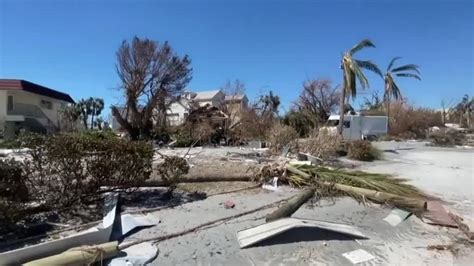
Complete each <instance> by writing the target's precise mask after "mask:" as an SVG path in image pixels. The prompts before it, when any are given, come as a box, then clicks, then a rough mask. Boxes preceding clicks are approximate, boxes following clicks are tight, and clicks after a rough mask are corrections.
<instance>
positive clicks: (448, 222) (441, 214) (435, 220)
mask: <svg viewBox="0 0 474 266" xmlns="http://www.w3.org/2000/svg"><path fill="white" fill-rule="evenodd" d="M423 217H424V218H425V219H426V220H428V222H427V223H428V224H432V225H441V226H447V227H453V228H457V227H458V225H457V224H456V221H454V220H453V218H451V217H450V216H449V214H448V212H447V211H446V209H445V208H444V207H443V205H442V204H441V203H440V201H434V200H431V201H427V211H426V213H425V214H424V215H423Z"/></svg>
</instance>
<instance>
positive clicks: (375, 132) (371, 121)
mask: <svg viewBox="0 0 474 266" xmlns="http://www.w3.org/2000/svg"><path fill="white" fill-rule="evenodd" d="M328 125H329V128H330V131H331V132H333V131H334V132H337V127H338V126H339V115H331V116H329V119H328ZM331 127H332V128H331ZM387 133H388V118H387V117H386V116H364V115H344V127H343V130H342V136H343V137H344V139H351V140H356V139H374V138H379V137H381V136H383V135H386V134H387Z"/></svg>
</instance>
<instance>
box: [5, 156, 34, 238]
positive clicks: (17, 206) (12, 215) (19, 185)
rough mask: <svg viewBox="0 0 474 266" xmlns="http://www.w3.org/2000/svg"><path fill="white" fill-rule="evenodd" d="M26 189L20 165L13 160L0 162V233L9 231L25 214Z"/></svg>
mask: <svg viewBox="0 0 474 266" xmlns="http://www.w3.org/2000/svg"><path fill="white" fill-rule="evenodd" d="M27 200H28V189H27V186H26V184H25V176H24V175H23V174H22V169H21V164H20V163H19V162H17V161H15V160H13V159H10V160H0V233H4V232H8V231H10V230H11V229H12V228H13V227H14V226H15V223H16V222H17V221H18V220H21V219H22V218H24V216H25V215H26V214H27V213H26V212H25V211H24V210H25V202H26V201H27Z"/></svg>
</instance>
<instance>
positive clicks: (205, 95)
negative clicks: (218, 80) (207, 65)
mask: <svg viewBox="0 0 474 266" xmlns="http://www.w3.org/2000/svg"><path fill="white" fill-rule="evenodd" d="M219 92H221V90H213V91H200V92H196V97H194V98H193V100H198V101H202V100H210V99H212V98H214V96H216V95H217V94H218V93H219Z"/></svg>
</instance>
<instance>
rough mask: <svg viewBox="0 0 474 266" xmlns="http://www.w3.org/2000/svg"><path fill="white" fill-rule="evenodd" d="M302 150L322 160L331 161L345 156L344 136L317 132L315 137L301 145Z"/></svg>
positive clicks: (314, 134)
mask: <svg viewBox="0 0 474 266" xmlns="http://www.w3.org/2000/svg"><path fill="white" fill-rule="evenodd" d="M301 149H302V151H304V152H309V153H310V154H312V155H313V156H317V157H319V158H321V159H331V158H333V157H336V156H339V155H345V147H344V143H343V139H342V136H341V135H339V134H331V133H330V132H328V131H327V130H321V131H320V132H318V131H315V133H313V136H312V137H310V138H309V139H307V140H306V141H305V142H304V144H302V145H301Z"/></svg>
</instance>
